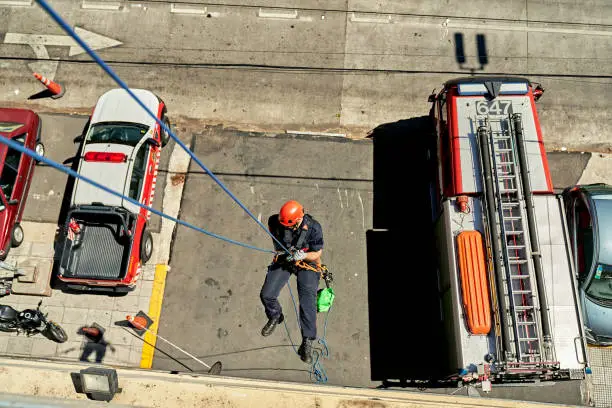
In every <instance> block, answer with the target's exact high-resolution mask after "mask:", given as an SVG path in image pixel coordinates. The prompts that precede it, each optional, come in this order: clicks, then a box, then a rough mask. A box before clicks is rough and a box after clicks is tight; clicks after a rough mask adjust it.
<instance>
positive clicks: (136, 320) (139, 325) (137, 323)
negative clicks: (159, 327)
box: [126, 315, 147, 330]
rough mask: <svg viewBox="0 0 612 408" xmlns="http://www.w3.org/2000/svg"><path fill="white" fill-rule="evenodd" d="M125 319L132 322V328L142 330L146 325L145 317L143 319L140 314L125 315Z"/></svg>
mask: <svg viewBox="0 0 612 408" xmlns="http://www.w3.org/2000/svg"><path fill="white" fill-rule="evenodd" d="M126 319H127V321H128V322H130V323H131V324H132V326H134V328H136V329H138V330H142V329H145V328H146V327H147V319H145V318H144V317H142V316H130V315H127V316H126Z"/></svg>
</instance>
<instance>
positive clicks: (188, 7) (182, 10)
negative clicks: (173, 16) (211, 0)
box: [170, 3, 208, 14]
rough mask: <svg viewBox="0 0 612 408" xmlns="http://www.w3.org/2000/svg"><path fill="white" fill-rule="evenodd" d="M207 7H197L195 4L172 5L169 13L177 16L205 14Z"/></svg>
mask: <svg viewBox="0 0 612 408" xmlns="http://www.w3.org/2000/svg"><path fill="white" fill-rule="evenodd" d="M207 11H208V7H204V6H199V5H196V4H184V3H172V4H170V12H171V13H178V14H206V12H207Z"/></svg>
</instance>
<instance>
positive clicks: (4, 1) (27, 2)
mask: <svg viewBox="0 0 612 408" xmlns="http://www.w3.org/2000/svg"><path fill="white" fill-rule="evenodd" d="M0 6H18V7H30V6H32V0H0Z"/></svg>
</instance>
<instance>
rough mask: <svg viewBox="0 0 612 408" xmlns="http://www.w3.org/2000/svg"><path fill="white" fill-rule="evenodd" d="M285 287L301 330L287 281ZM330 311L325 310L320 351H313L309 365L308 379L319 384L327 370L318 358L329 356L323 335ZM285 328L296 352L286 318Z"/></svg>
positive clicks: (295, 305) (296, 352)
mask: <svg viewBox="0 0 612 408" xmlns="http://www.w3.org/2000/svg"><path fill="white" fill-rule="evenodd" d="M287 288H288V289H289V294H290V295H291V300H292V301H293V310H295V315H296V317H297V324H298V328H299V329H300V330H301V329H302V325H301V324H300V315H299V313H298V308H297V303H296V301H295V296H293V291H292V290H291V286H290V285H289V282H287ZM330 311H331V307H330V308H329V310H328V311H327V313H326V315H325V324H324V325H323V337H321V338H319V340H318V343H319V344H320V345H321V346H322V349H321V352H318V351H316V350H315V351H314V354H315V359H314V361H313V363H312V366H311V367H310V380H313V378H314V380H315V381H316V382H317V383H319V384H325V383H326V382H327V372H326V371H325V368H324V367H323V364H322V363H321V361H320V359H321V358H324V359H327V358H328V357H329V347H328V346H327V342H326V340H325V335H326V333H327V319H328V318H329V312H330ZM285 330H286V331H287V336H288V337H289V342H290V343H291V347H293V351H294V352H295V354H298V351H297V348H296V347H295V343H293V339H292V338H291V333H289V326H287V320H286V319H285Z"/></svg>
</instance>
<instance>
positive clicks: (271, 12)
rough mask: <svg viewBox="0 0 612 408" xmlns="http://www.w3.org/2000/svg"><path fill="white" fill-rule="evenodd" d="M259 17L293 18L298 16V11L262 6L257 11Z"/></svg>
mask: <svg viewBox="0 0 612 408" xmlns="http://www.w3.org/2000/svg"><path fill="white" fill-rule="evenodd" d="M257 17H261V18H284V19H293V18H298V12H297V10H280V9H263V8H260V9H259V10H258V11H257Z"/></svg>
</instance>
